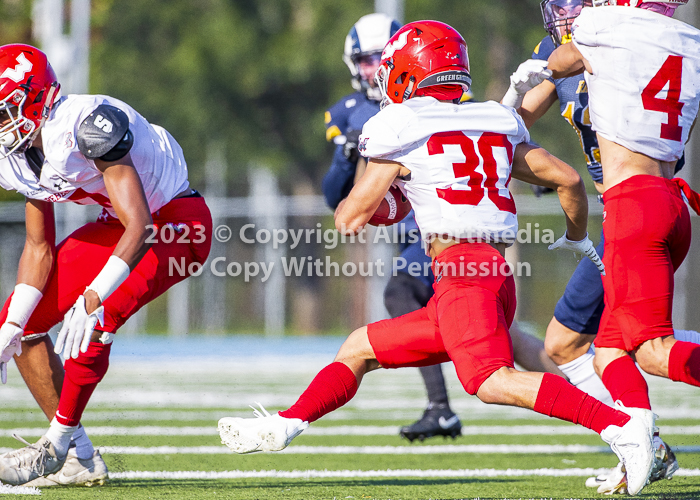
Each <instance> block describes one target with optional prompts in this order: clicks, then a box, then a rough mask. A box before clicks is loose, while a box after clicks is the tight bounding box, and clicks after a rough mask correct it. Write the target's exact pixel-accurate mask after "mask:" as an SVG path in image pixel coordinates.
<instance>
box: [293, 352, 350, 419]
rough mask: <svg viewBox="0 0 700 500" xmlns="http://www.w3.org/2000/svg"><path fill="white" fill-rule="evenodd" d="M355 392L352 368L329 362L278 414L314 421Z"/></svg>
mask: <svg viewBox="0 0 700 500" xmlns="http://www.w3.org/2000/svg"><path fill="white" fill-rule="evenodd" d="M356 392H357V379H356V378H355V374H354V373H353V372H352V370H351V369H350V368H348V367H347V366H345V365H344V364H343V363H338V362H335V363H331V364H330V365H328V366H326V367H325V368H324V369H323V370H321V371H320V372H318V375H316V378H314V379H313V380H312V381H311V384H309V387H308V388H307V389H306V390H305V391H304V393H303V394H302V395H301V396H300V397H299V400H298V401H297V402H296V403H294V405H292V407H291V408H289V409H288V410H285V411H281V412H279V414H280V416H282V417H285V418H300V419H302V420H304V421H306V422H315V421H316V420H318V419H319V418H321V417H322V416H324V415H325V414H326V413H330V412H332V411H333V410H337V409H338V408H340V407H341V406H343V405H344V404H345V403H347V402H348V401H350V400H351V399H352V398H353V396H355V393H356Z"/></svg>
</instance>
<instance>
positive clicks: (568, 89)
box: [532, 37, 603, 183]
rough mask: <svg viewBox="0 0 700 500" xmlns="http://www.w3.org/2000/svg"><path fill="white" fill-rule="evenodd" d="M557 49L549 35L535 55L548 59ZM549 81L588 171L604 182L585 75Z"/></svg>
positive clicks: (535, 57) (596, 179) (533, 55)
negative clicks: (589, 108)
mask: <svg viewBox="0 0 700 500" xmlns="http://www.w3.org/2000/svg"><path fill="white" fill-rule="evenodd" d="M554 49H555V47H554V42H552V39H551V38H550V37H546V38H544V39H543V40H542V41H541V42H540V43H539V44H538V45H537V47H535V51H534V52H533V53H532V58H533V59H541V60H543V61H546V60H547V59H548V58H549V56H550V54H551V53H552V52H553V51H554ZM549 80H550V81H551V82H552V83H554V85H555V87H556V90H557V97H558V98H559V109H560V111H561V115H562V116H563V117H564V119H566V121H567V122H569V124H570V125H571V126H572V127H574V130H575V131H576V133H577V134H578V138H579V141H580V143H581V148H582V149H583V154H584V155H585V157H586V163H587V165H588V172H589V173H590V174H591V177H592V178H593V180H594V181H595V182H599V183H602V182H603V168H602V166H601V164H600V149H599V148H598V139H597V137H596V134H595V132H594V131H593V128H592V126H591V119H590V116H589V114H588V89H587V87H586V81H585V80H584V78H583V75H582V74H581V75H577V76H572V77H569V78H558V79H556V80H555V79H553V78H550V79H549Z"/></svg>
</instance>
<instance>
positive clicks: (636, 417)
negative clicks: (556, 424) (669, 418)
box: [600, 401, 655, 495]
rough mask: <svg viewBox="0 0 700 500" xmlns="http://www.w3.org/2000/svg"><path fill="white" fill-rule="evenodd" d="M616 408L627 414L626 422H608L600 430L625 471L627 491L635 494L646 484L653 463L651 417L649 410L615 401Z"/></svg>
mask: <svg viewBox="0 0 700 500" xmlns="http://www.w3.org/2000/svg"><path fill="white" fill-rule="evenodd" d="M615 408H616V409H617V410H620V411H623V412H625V413H627V414H628V415H629V416H630V417H632V418H630V421H629V422H627V423H626V424H625V425H624V426H622V427H618V426H616V425H610V426H608V427H606V428H605V429H604V430H603V432H601V433H600V437H601V438H603V441H605V442H606V443H608V444H609V445H610V448H612V450H613V451H614V452H615V454H616V455H617V457H618V458H619V459H620V462H622V464H623V465H624V468H625V471H626V473H627V492H628V493H629V494H630V495H636V494H637V493H639V492H640V491H642V488H644V486H646V484H647V482H648V481H649V476H650V475H651V470H652V467H653V466H654V446H653V438H654V419H655V415H654V414H653V413H652V412H651V410H645V409H643V408H625V407H624V406H623V405H622V403H620V402H619V401H617V402H615Z"/></svg>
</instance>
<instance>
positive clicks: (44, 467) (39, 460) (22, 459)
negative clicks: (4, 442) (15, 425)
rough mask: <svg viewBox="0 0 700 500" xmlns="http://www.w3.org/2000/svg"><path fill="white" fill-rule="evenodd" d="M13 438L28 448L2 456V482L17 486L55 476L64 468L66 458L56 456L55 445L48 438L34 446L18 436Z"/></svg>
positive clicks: (0, 477) (0, 460) (0, 462)
mask: <svg viewBox="0 0 700 500" xmlns="http://www.w3.org/2000/svg"><path fill="white" fill-rule="evenodd" d="M12 437H14V438H15V439H17V440H18V441H20V442H22V443H24V444H25V445H26V446H25V447H24V448H20V449H19V450H13V451H10V452H7V453H5V454H4V455H1V456H0V482H2V483H5V484H11V485H14V486H17V485H20V484H25V483H28V482H29V481H32V480H34V479H36V478H37V477H41V476H45V475H47V474H53V473H54V472H57V471H59V470H60V469H61V467H63V464H64V462H65V461H66V457H65V456H63V457H59V456H58V455H57V454H56V450H55V449H54V447H53V444H52V443H51V441H49V439H48V438H47V437H46V436H42V437H41V438H40V439H39V441H37V442H36V443H34V444H29V443H28V442H27V441H25V440H24V439H22V438H21V437H19V436H18V435H16V434H13V435H12Z"/></svg>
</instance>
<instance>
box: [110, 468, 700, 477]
mask: <svg viewBox="0 0 700 500" xmlns="http://www.w3.org/2000/svg"><path fill="white" fill-rule="evenodd" d="M609 470H610V469H593V468H586V469H581V468H572V469H458V470H452V469H427V470H421V469H395V470H392V469H387V470H366V471H363V470H293V471H281V470H264V471H242V470H232V471H223V472H208V471H175V472H168V471H128V472H110V474H109V476H110V478H112V479H246V478H261V479H262V478H283V479H310V478H371V477H453V478H460V477H522V476H543V477H589V476H597V475H598V474H603V473H605V472H608V471H609ZM675 475H676V476H696V477H697V476H700V469H680V470H679V471H678V472H676V474H675Z"/></svg>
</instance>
